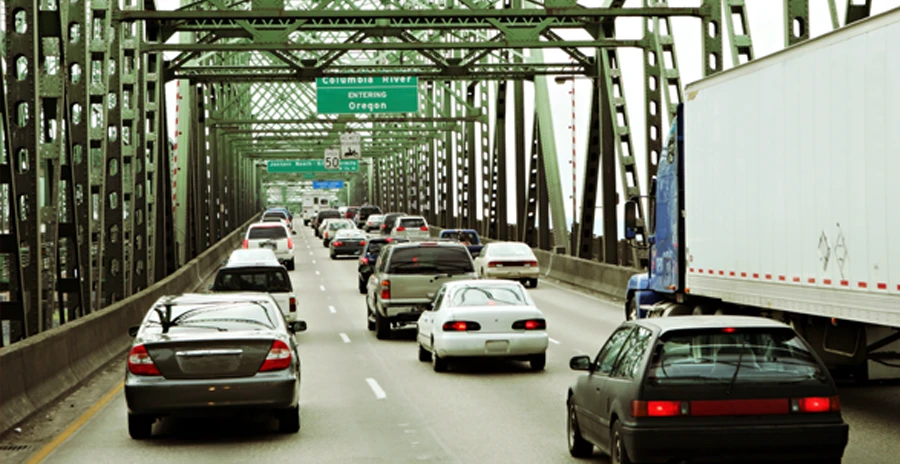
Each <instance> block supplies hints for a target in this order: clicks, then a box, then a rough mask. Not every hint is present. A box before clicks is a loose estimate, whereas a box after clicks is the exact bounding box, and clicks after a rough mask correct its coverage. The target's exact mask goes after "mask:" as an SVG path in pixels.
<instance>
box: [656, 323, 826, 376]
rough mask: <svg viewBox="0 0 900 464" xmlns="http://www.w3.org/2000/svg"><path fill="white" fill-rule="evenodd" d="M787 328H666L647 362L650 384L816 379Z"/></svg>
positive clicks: (805, 350) (815, 366)
mask: <svg viewBox="0 0 900 464" xmlns="http://www.w3.org/2000/svg"><path fill="white" fill-rule="evenodd" d="M822 377H823V373H822V369H821V367H820V366H819V363H818V362H817V361H816V359H815V358H814V357H813V356H812V354H811V353H810V349H809V347H808V345H807V344H806V343H805V342H803V340H801V339H800V337H798V336H797V334H796V333H795V332H794V331H793V330H792V329H739V328H738V329H714V330H690V331H679V332H672V333H669V334H666V335H665V336H664V337H663V338H662V339H661V340H660V343H659V344H658V345H657V347H656V350H655V352H654V354H653V358H652V361H651V363H650V371H649V372H648V380H649V381H650V383H651V384H658V385H663V384H684V383H720V382H721V383H730V382H731V381H732V379H734V382H735V383H768V382H779V383H781V382H799V381H804V380H811V379H821V378H822Z"/></svg>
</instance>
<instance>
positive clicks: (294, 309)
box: [288, 297, 297, 313]
mask: <svg viewBox="0 0 900 464" xmlns="http://www.w3.org/2000/svg"><path fill="white" fill-rule="evenodd" d="M288 308H289V310H290V312H292V313H296V312H297V299H296V298H294V297H291V299H290V300H288Z"/></svg>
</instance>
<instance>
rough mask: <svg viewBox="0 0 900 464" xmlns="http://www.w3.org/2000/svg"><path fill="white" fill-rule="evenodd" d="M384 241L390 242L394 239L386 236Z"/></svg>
mask: <svg viewBox="0 0 900 464" xmlns="http://www.w3.org/2000/svg"><path fill="white" fill-rule="evenodd" d="M381 228H382V229H384V226H381ZM384 241H385V242H387V243H391V242H393V241H394V239H392V238H390V237H388V238H386V239H384Z"/></svg>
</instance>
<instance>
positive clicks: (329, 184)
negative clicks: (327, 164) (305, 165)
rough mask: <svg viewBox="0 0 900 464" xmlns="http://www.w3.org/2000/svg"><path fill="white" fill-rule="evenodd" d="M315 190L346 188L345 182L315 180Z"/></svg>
mask: <svg viewBox="0 0 900 464" xmlns="http://www.w3.org/2000/svg"><path fill="white" fill-rule="evenodd" d="M313 188H314V189H339V188H344V181H342V180H314V181H313Z"/></svg>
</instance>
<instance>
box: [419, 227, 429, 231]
mask: <svg viewBox="0 0 900 464" xmlns="http://www.w3.org/2000/svg"><path fill="white" fill-rule="evenodd" d="M419 230H424V231H426V232H427V231H428V226H422V227H419Z"/></svg>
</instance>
